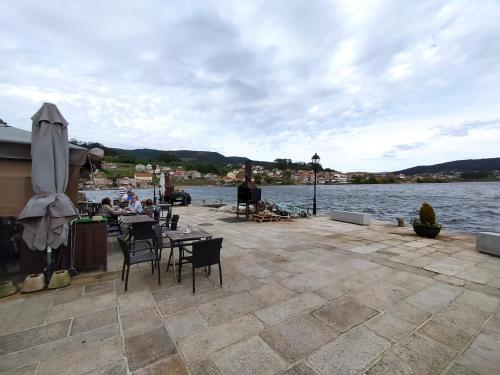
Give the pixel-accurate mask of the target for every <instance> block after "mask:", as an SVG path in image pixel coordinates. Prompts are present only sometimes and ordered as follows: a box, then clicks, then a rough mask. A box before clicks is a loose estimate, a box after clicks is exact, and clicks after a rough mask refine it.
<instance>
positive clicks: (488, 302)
mask: <svg viewBox="0 0 500 375" xmlns="http://www.w3.org/2000/svg"><path fill="white" fill-rule="evenodd" d="M456 302H457V303H463V304H466V305H469V306H471V307H474V308H477V309H479V310H481V311H484V312H487V313H492V312H494V311H495V310H496V309H497V308H498V306H499V305H500V298H498V297H494V296H490V295H487V294H485V293H481V292H476V291H474V290H465V291H464V292H463V293H462V294H461V295H460V296H459V297H458V298H457V300H456Z"/></svg>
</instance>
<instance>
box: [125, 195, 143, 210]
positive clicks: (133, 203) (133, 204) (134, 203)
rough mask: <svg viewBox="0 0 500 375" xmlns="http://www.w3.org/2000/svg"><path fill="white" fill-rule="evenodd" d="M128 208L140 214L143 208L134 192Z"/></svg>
mask: <svg viewBox="0 0 500 375" xmlns="http://www.w3.org/2000/svg"><path fill="white" fill-rule="evenodd" d="M128 209H129V210H130V211H134V212H135V213H137V214H142V213H143V211H144V210H143V208H142V204H141V201H140V200H139V197H138V196H137V195H135V194H134V196H133V198H132V201H131V202H130V203H129V204H128Z"/></svg>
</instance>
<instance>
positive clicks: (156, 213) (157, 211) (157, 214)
mask: <svg viewBox="0 0 500 375" xmlns="http://www.w3.org/2000/svg"><path fill="white" fill-rule="evenodd" d="M160 212H161V210H160V208H159V207H155V210H154V212H153V219H154V220H155V221H156V222H157V223H158V221H159V220H160Z"/></svg>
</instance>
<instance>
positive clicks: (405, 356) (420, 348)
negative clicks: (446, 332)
mask: <svg viewBox="0 0 500 375" xmlns="http://www.w3.org/2000/svg"><path fill="white" fill-rule="evenodd" d="M455 354H456V352H455V351H454V350H453V349H451V348H448V347H447V346H446V345H443V344H441V343H439V342H437V341H435V340H433V339H431V338H429V337H427V336H421V335H417V334H413V335H411V336H410V337H408V338H406V339H405V340H403V341H402V342H401V343H400V344H399V345H396V346H395V347H394V348H393V349H392V350H391V351H389V352H388V353H386V354H384V355H383V356H382V358H381V359H380V361H378V362H377V363H376V364H375V365H374V366H372V367H371V368H370V369H369V370H368V371H367V372H366V374H367V375H375V374H380V375H400V374H415V375H434V374H436V375H437V374H440V373H441V372H442V371H443V370H444V369H445V368H446V366H447V365H448V364H449V363H450V361H451V360H452V359H453V357H454V356H455Z"/></svg>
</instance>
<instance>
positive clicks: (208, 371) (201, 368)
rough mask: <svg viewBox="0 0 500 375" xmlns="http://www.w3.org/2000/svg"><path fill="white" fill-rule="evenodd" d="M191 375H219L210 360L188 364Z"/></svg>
mask: <svg viewBox="0 0 500 375" xmlns="http://www.w3.org/2000/svg"><path fill="white" fill-rule="evenodd" d="M188 366H189V371H191V375H220V373H219V370H217V367H215V365H214V363H213V362H212V360H210V359H209V358H203V359H200V360H199V361H195V362H191V363H188Z"/></svg>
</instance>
